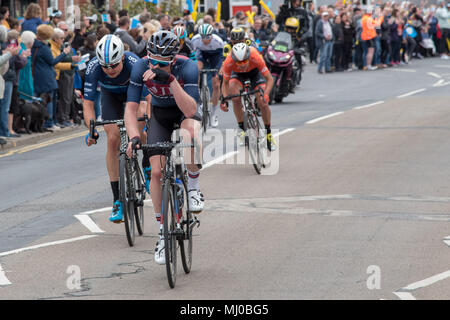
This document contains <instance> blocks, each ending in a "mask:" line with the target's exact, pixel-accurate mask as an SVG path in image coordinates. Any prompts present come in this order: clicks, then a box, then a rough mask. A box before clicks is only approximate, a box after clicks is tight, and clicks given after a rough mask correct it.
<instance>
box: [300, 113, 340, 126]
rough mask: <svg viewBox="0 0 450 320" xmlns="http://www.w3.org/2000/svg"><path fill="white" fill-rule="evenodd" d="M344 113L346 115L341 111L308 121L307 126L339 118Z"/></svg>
mask: <svg viewBox="0 0 450 320" xmlns="http://www.w3.org/2000/svg"><path fill="white" fill-rule="evenodd" d="M342 113H344V111H339V112H335V113H332V114H329V115H326V116H323V117H319V118H316V119H312V120H309V121H307V122H306V124H313V123H316V122H319V121H322V120H325V119H328V118H331V117H335V116H338V115H340V114H342Z"/></svg>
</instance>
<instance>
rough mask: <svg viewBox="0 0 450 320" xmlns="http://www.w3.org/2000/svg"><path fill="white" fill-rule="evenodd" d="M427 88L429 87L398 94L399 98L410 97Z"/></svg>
mask: <svg viewBox="0 0 450 320" xmlns="http://www.w3.org/2000/svg"><path fill="white" fill-rule="evenodd" d="M425 90H427V89H425V88H422V89H417V90H414V91H411V92H408V93H405V94H402V95H399V96H397V98H405V97H409V96H412V95H413V94H416V93H419V92H423V91H425Z"/></svg>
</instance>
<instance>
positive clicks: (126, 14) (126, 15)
mask: <svg viewBox="0 0 450 320" xmlns="http://www.w3.org/2000/svg"><path fill="white" fill-rule="evenodd" d="M118 14H119V19H120V18H122V17H128V10H127V9H122V10H120V11H119V12H118Z"/></svg>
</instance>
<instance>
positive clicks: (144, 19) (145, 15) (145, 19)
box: [139, 12, 152, 26]
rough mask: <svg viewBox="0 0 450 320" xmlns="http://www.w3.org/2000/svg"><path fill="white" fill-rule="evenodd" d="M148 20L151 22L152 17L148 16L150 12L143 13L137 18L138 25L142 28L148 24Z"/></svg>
mask: <svg viewBox="0 0 450 320" xmlns="http://www.w3.org/2000/svg"><path fill="white" fill-rule="evenodd" d="M150 20H152V15H151V14H150V12H144V13H142V14H141V15H140V16H139V23H140V24H141V25H142V26H143V25H144V24H146V23H147V22H149V21H150Z"/></svg>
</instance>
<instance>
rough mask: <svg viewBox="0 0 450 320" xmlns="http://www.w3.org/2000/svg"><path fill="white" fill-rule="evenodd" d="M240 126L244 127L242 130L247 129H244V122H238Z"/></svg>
mask: <svg viewBox="0 0 450 320" xmlns="http://www.w3.org/2000/svg"><path fill="white" fill-rule="evenodd" d="M238 126H239V128H240V129H242V131H245V130H244V122H238Z"/></svg>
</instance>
